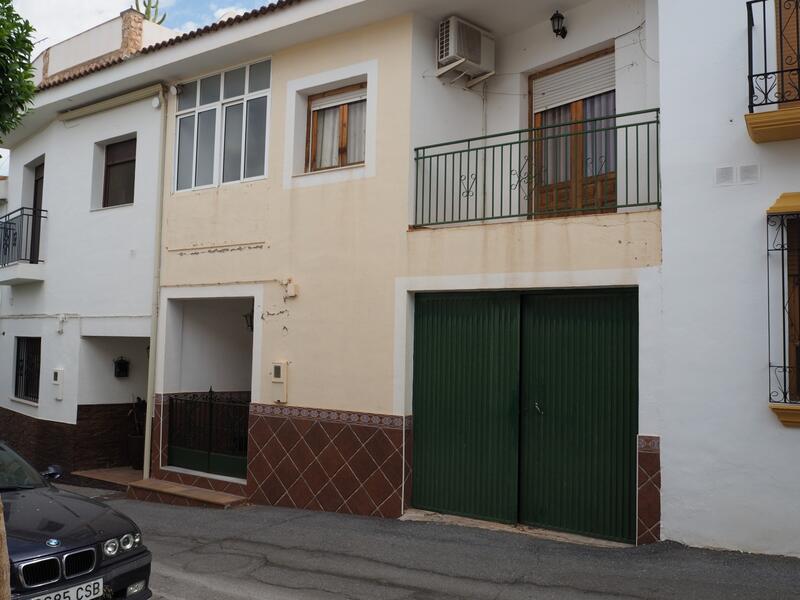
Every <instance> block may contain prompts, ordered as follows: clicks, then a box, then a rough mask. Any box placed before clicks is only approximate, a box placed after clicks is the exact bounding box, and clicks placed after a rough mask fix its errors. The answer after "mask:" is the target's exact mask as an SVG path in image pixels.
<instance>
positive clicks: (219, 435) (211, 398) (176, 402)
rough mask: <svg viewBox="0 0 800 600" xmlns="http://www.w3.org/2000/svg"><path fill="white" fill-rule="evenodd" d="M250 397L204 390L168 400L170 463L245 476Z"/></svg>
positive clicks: (194, 468)
mask: <svg viewBox="0 0 800 600" xmlns="http://www.w3.org/2000/svg"><path fill="white" fill-rule="evenodd" d="M249 415H250V400H249V399H238V398H232V397H231V396H230V395H227V394H219V393H217V392H214V390H213V389H209V390H208V392H207V393H201V394H191V395H182V396H178V395H176V396H173V397H171V398H170V401H169V446H168V448H169V450H168V452H167V459H168V462H169V464H170V465H171V466H174V467H181V468H184V469H190V470H192V471H202V472H204V473H214V474H217V475H226V476H228V477H237V478H239V479H245V478H246V477H247V430H248V420H249Z"/></svg>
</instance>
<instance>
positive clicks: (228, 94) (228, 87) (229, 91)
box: [225, 67, 245, 100]
mask: <svg viewBox="0 0 800 600" xmlns="http://www.w3.org/2000/svg"><path fill="white" fill-rule="evenodd" d="M244 74H245V68H244V67H242V68H241V69H234V70H233V71H227V72H226V73H225V99H226V100H227V99H228V98H235V97H236V96H243V95H244Z"/></svg>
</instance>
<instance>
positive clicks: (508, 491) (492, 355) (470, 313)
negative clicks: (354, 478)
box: [413, 294, 519, 523]
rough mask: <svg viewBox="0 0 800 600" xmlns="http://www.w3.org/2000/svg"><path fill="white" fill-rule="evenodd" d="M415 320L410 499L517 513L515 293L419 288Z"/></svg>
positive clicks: (447, 507)
mask: <svg viewBox="0 0 800 600" xmlns="http://www.w3.org/2000/svg"><path fill="white" fill-rule="evenodd" d="M415 322H416V323H415V333H414V469H413V478H414V480H413V497H414V505H415V506H416V507H417V508H423V509H427V510H434V511H437V512H445V513H450V514H456V515H464V516H469V517H478V518H484V519H491V520H494V521H503V522H507V523H511V522H516V520H517V495H518V491H517V472H518V470H519V468H518V462H517V460H518V457H519V450H518V446H517V441H518V439H519V436H518V430H519V297H518V296H517V295H516V294H460V295H420V296H417V299H416V304H415Z"/></svg>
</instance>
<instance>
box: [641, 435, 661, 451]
mask: <svg viewBox="0 0 800 600" xmlns="http://www.w3.org/2000/svg"><path fill="white" fill-rule="evenodd" d="M636 445H637V447H638V449H639V452H655V453H659V452H661V438H660V437H657V436H654V435H640V436H639V438H638V439H637V441H636Z"/></svg>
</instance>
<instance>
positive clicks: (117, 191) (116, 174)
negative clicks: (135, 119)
mask: <svg viewBox="0 0 800 600" xmlns="http://www.w3.org/2000/svg"><path fill="white" fill-rule="evenodd" d="M135 180H136V138H133V139H130V140H125V141H124V142H117V143H116V144H109V145H108V146H106V164H105V173H104V176H103V208H108V207H110V206H122V205H124V204H133V189H134V185H135Z"/></svg>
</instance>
